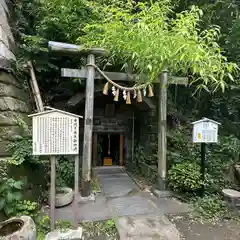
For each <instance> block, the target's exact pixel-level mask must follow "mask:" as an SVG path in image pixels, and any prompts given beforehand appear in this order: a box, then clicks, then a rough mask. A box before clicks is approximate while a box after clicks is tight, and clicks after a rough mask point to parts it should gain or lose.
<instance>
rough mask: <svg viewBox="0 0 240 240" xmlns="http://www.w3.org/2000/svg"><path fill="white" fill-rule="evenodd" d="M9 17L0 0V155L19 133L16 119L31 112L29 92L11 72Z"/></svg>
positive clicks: (3, 2)
mask: <svg viewBox="0 0 240 240" xmlns="http://www.w3.org/2000/svg"><path fill="white" fill-rule="evenodd" d="M9 17H10V16H9V12H8V7H7V1H6V0H0V157H4V156H7V155H8V153H7V151H6V148H7V146H8V144H9V142H10V141H11V140H12V138H13V137H14V136H15V135H16V134H18V133H19V127H18V126H17V123H16V119H18V118H21V119H24V120H25V121H28V117H27V115H28V114H29V113H30V112H31V107H30V102H29V99H30V98H29V94H28V93H27V92H25V91H24V90H23V86H22V84H21V83H20V82H19V81H17V80H16V78H15V77H14V75H13V74H12V72H11V65H12V63H14V61H15V60H16V59H15V56H14V54H13V51H14V39H13V35H12V32H11V29H10V26H9V22H8V20H9Z"/></svg>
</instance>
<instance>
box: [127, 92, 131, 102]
mask: <svg viewBox="0 0 240 240" xmlns="http://www.w3.org/2000/svg"><path fill="white" fill-rule="evenodd" d="M126 104H131V95H130V92H128V93H127V99H126Z"/></svg>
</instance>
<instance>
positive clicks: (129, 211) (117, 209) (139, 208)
mask: <svg viewBox="0 0 240 240" xmlns="http://www.w3.org/2000/svg"><path fill="white" fill-rule="evenodd" d="M107 205H108V208H109V209H110V211H111V213H112V214H113V216H114V215H115V216H116V217H118V216H135V215H142V214H148V213H156V214H157V215H158V214H161V212H160V211H159V210H158V209H157V208H156V207H155V206H154V205H153V203H152V202H151V200H149V199H146V198H144V197H141V196H130V197H121V198H115V199H111V200H108V202H107Z"/></svg>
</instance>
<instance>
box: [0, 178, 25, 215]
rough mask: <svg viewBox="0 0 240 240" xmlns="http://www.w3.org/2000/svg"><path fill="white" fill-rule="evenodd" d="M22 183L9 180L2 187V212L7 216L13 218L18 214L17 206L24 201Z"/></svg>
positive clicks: (0, 186)
mask: <svg viewBox="0 0 240 240" xmlns="http://www.w3.org/2000/svg"><path fill="white" fill-rule="evenodd" d="M22 188H23V182H22V181H15V180H14V179H12V178H9V179H7V180H6V181H4V182H2V183H1V185H0V210H3V211H4V213H5V214H6V215H7V216H12V215H13V214H14V213H15V212H16V204H17V202H18V201H20V200H21V199H22V193H21V190H22Z"/></svg>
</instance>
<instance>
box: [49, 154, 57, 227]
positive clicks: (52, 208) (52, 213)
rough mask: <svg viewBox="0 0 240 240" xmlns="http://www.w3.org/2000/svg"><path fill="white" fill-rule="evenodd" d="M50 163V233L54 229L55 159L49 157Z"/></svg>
mask: <svg viewBox="0 0 240 240" xmlns="http://www.w3.org/2000/svg"><path fill="white" fill-rule="evenodd" d="M50 161H51V190H50V203H51V206H50V216H51V231H53V230H54V228H55V196H56V189H55V179H56V157H55V156H50Z"/></svg>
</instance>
